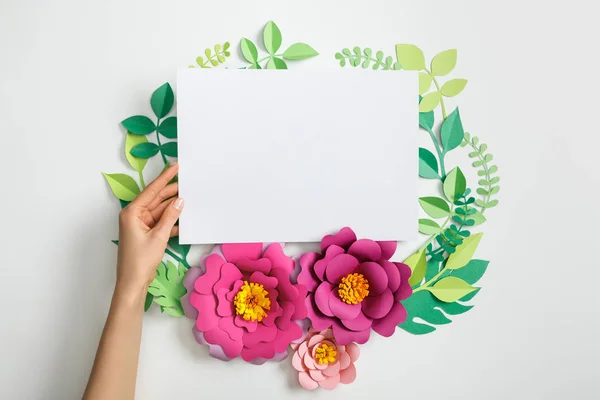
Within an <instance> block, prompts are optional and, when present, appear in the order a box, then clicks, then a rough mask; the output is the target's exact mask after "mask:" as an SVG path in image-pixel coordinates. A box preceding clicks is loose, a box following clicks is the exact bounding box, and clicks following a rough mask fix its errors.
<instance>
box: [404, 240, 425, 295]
mask: <svg viewBox="0 0 600 400" xmlns="http://www.w3.org/2000/svg"><path fill="white" fill-rule="evenodd" d="M404 264H406V265H408V266H409V267H410V269H411V270H412V274H411V275H410V278H409V279H408V283H409V284H410V285H411V286H415V285H418V284H419V283H421V281H422V280H423V278H424V277H425V272H426V271H427V259H426V257H425V248H422V249H421V250H419V251H417V252H416V253H415V254H413V255H412V256H410V257H408V258H407V259H406V260H405V261H404Z"/></svg>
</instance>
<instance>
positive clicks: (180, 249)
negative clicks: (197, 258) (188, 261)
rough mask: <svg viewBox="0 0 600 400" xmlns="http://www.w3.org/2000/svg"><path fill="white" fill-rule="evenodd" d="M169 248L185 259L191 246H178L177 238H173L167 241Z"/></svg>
mask: <svg viewBox="0 0 600 400" xmlns="http://www.w3.org/2000/svg"><path fill="white" fill-rule="evenodd" d="M169 247H170V248H172V249H173V250H175V252H176V253H177V254H179V255H181V256H183V258H186V257H187V255H188V253H189V252H190V248H191V247H192V246H191V245H189V244H179V236H174V237H172V238H171V239H169Z"/></svg>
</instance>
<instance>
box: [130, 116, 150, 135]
mask: <svg viewBox="0 0 600 400" xmlns="http://www.w3.org/2000/svg"><path fill="white" fill-rule="evenodd" d="M121 124H122V125H123V126H124V127H125V129H127V131H128V132H131V133H133V134H134V135H147V134H149V133H152V132H154V131H155V130H156V125H154V122H152V120H151V119H150V118H148V117H145V116H143V115H134V116H133V117H129V118H127V119H126V120H123V121H122V122H121Z"/></svg>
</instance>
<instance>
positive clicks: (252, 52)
mask: <svg viewBox="0 0 600 400" xmlns="http://www.w3.org/2000/svg"><path fill="white" fill-rule="evenodd" d="M240 50H241V51H242V55H243V56H244V58H245V59H246V61H248V62H249V63H251V64H256V61H257V60H258V50H257V49H256V46H255V45H254V43H252V41H251V40H249V39H246V38H243V39H242V41H241V42H240Z"/></svg>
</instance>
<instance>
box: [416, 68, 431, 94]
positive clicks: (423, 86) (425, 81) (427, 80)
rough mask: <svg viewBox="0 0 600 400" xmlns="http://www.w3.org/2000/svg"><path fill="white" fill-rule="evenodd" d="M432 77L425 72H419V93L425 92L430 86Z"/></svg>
mask: <svg viewBox="0 0 600 400" xmlns="http://www.w3.org/2000/svg"><path fill="white" fill-rule="evenodd" d="M432 81H433V79H432V78H431V76H430V75H429V74H428V73H427V72H419V94H425V93H427V91H428V90H429V88H430V87H431V82H432Z"/></svg>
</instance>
